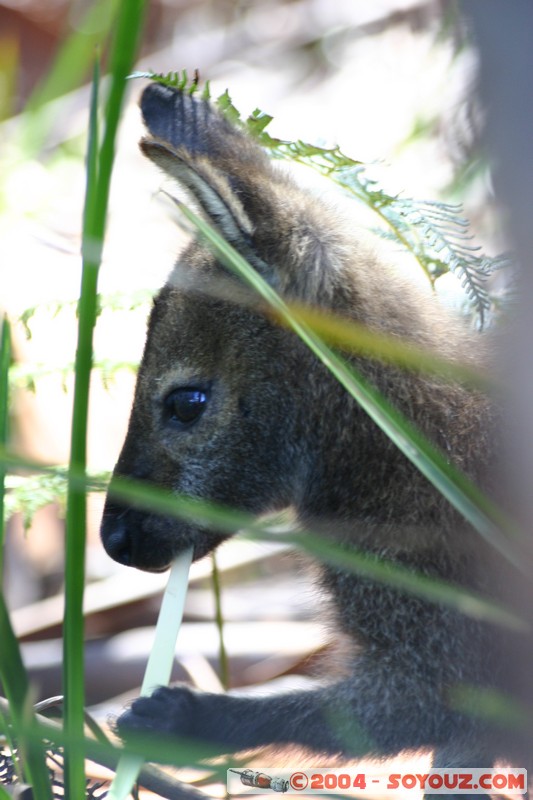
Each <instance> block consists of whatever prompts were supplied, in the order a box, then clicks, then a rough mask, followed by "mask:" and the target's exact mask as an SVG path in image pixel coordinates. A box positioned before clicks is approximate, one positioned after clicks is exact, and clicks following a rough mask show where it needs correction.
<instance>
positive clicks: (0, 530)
mask: <svg viewBox="0 0 533 800" xmlns="http://www.w3.org/2000/svg"><path fill="white" fill-rule="evenodd" d="M10 363H11V331H10V327H9V322H8V320H7V317H4V320H3V322H2V327H1V329H0V446H2V447H5V446H6V444H7V436H8V416H9V395H8V389H9V365H10ZM5 477H6V470H5V466H4V464H2V463H0V591H2V583H3V576H4V537H5V509H4V496H5Z"/></svg>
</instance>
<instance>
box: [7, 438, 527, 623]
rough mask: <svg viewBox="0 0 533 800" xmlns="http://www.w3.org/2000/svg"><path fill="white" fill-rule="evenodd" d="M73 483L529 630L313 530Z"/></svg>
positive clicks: (469, 597)
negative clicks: (283, 529) (284, 529)
mask: <svg viewBox="0 0 533 800" xmlns="http://www.w3.org/2000/svg"><path fill="white" fill-rule="evenodd" d="M0 462H3V463H4V464H6V465H7V466H8V467H9V468H12V469H17V470H31V471H33V472H41V473H45V474H49V475H58V474H59V473H60V472H61V468H60V467H52V466H47V465H43V464H38V463H36V462H34V461H30V460H29V459H26V458H21V457H20V456H16V455H13V454H11V453H8V452H6V451H5V450H2V448H0ZM71 480H72V481H73V482H74V483H76V484H78V485H79V486H80V487H84V488H86V489H88V490H90V491H94V492H104V491H106V490H107V491H108V492H109V494H110V496H111V497H114V498H116V499H117V500H118V501H120V502H121V503H123V504H126V505H128V506H131V507H132V508H139V509H143V510H146V511H153V512H155V513H157V514H161V515H165V516H169V517H171V518H173V519H181V520H184V521H186V522H191V523H193V524H196V525H199V526H200V527H205V528H210V529H213V530H218V531H221V532H222V533H227V534H230V535H231V534H234V533H237V532H240V533H241V535H242V536H244V537H245V538H249V539H258V540H266V541H274V542H286V543H287V544H293V545H294V546H295V547H301V548H303V549H304V550H308V551H309V553H310V554H311V555H314V556H316V557H317V558H319V559H321V560H323V561H327V562H328V563H331V564H333V565H338V564H339V559H340V563H341V564H342V565H343V566H344V567H345V568H346V569H347V570H348V571H351V572H354V573H357V574H361V575H368V576H370V577H373V578H374V579H375V580H378V581H381V582H383V583H389V584H394V585H397V586H398V587H400V588H402V589H404V590H405V591H407V592H411V593H413V594H417V595H420V596H423V597H425V598H426V599H427V600H429V601H431V602H435V603H440V604H444V605H447V606H449V607H450V608H453V609H456V610H459V611H461V612H463V613H465V614H468V615H469V616H473V617H475V618H476V619H480V620H483V621H485V622H488V623H494V624H497V625H503V626H505V627H510V628H512V629H514V630H518V631H524V630H527V629H528V623H527V622H526V621H524V620H523V619H521V618H520V617H519V616H518V615H517V614H515V613H514V612H513V611H511V610H510V609H507V608H505V607H504V606H503V605H501V604H499V603H495V602H494V601H493V600H491V599H490V598H486V597H483V596H482V595H479V594H476V593H474V592H471V591H469V590H466V589H463V588H462V587H459V586H456V585H452V584H448V583H446V582H445V581H440V580H437V579H432V580H431V581H428V580H427V578H425V577H424V576H419V575H418V573H416V572H413V571H411V570H409V569H407V568H404V567H400V566H399V565H397V564H395V563H393V562H392V561H387V560H386V559H381V560H380V561H379V562H377V561H376V559H375V557H373V556H371V555H369V554H368V553H364V552H361V551H358V550H356V549H350V557H349V559H348V558H347V557H346V550H345V549H343V548H341V547H339V545H336V544H335V543H332V542H331V541H328V540H326V539H324V537H323V536H321V535H320V534H319V533H316V532H314V531H312V530H304V531H298V533H297V534H295V533H294V532H289V533H286V534H283V533H279V532H275V533H274V532H273V531H272V529H271V526H270V523H269V522H268V521H262V520H257V519H256V518H255V517H254V516H253V515H251V514H249V513H246V512H243V511H238V510H235V509H231V508H227V507H224V506H220V505H217V504H215V503H211V502H208V501H200V500H197V499H194V498H191V497H186V496H183V495H174V494H172V493H171V492H168V491H166V490H164V489H161V488H159V487H156V486H150V485H147V484H146V483H143V482H141V481H133V480H128V479H124V478H113V479H112V481H111V483H110V484H108V479H107V478H104V477H91V476H88V475H87V474H86V473H73V474H72V475H71ZM315 540H316V541H315ZM319 543H321V544H319ZM380 565H382V567H381V566H380ZM419 577H422V578H423V580H422V581H418V578H419Z"/></svg>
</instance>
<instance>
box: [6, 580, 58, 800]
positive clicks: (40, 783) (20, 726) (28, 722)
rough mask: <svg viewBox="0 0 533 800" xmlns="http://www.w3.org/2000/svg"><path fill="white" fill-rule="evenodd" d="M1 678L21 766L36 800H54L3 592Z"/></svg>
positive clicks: (26, 678) (26, 682)
mask: <svg viewBox="0 0 533 800" xmlns="http://www.w3.org/2000/svg"><path fill="white" fill-rule="evenodd" d="M0 642H1V643H2V651H1V654H0V678H1V680H2V684H3V687H4V691H5V693H6V696H7V699H8V701H9V707H10V711H11V717H12V721H13V728H14V736H15V739H16V742H17V745H18V748H19V751H20V754H21V764H22V768H23V771H24V775H25V778H26V780H27V782H28V783H29V784H30V785H31V786H32V790H33V795H32V796H33V797H34V798H35V800H51V798H52V789H51V786H50V779H49V776H48V769H47V767H46V762H45V753H44V747H43V746H42V742H40V741H39V740H38V739H35V738H34V737H33V736H27V735H26V731H27V729H28V728H31V727H32V723H33V721H34V716H33V709H32V707H31V703H30V691H29V682H28V676H27V673H26V670H25V668H24V664H23V662H22V657H21V655H20V650H19V646H18V642H17V639H16V637H15V634H14V632H13V628H12V627H11V621H10V619H9V613H8V610H7V606H6V603H5V600H4V596H3V594H2V592H0Z"/></svg>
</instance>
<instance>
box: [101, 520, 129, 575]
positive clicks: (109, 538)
mask: <svg viewBox="0 0 533 800" xmlns="http://www.w3.org/2000/svg"><path fill="white" fill-rule="evenodd" d="M102 542H103V544H104V547H105V550H106V553H107V554H108V555H109V556H111V558H112V559H114V560H115V561H118V563H119V564H124V566H125V567H129V566H130V564H131V542H130V537H129V536H128V532H127V529H126V525H125V523H124V521H123V520H121V519H116V517H115V518H114V519H108V520H105V518H104V524H103V525H102Z"/></svg>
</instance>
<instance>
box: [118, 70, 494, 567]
mask: <svg viewBox="0 0 533 800" xmlns="http://www.w3.org/2000/svg"><path fill="white" fill-rule="evenodd" d="M141 108H142V113H143V117H144V121H145V124H146V126H147V128H148V132H149V135H148V136H147V137H146V138H144V139H143V140H142V141H141V149H142V151H143V153H144V154H145V155H146V156H148V157H149V158H150V159H152V160H153V161H154V162H155V163H156V164H157V165H158V166H159V167H160V168H161V169H163V170H164V172H165V173H166V174H167V175H168V176H170V177H171V178H174V179H175V180H176V181H177V182H178V183H179V184H180V185H181V186H182V187H184V188H185V189H186V190H187V191H188V193H189V194H190V195H191V197H192V200H193V201H194V203H195V204H196V206H198V207H199V209H200V211H201V212H202V213H203V214H204V215H205V216H206V217H207V218H208V220H209V221H210V222H211V224H213V225H215V226H217V227H218V228H219V230H221V231H222V233H223V234H224V236H225V237H226V238H227V239H228V240H229V241H230V242H231V243H232V245H233V246H234V247H236V248H237V249H238V250H239V251H240V252H241V253H242V254H243V255H244V256H245V257H246V258H247V259H248V260H249V261H250V263H251V264H252V265H253V266H254V267H255V268H256V269H257V270H258V271H259V272H260V274H261V275H262V276H263V277H264V278H265V279H266V280H267V281H268V282H269V283H270V284H271V285H272V286H273V287H274V288H275V289H276V290H277V291H279V292H280V293H281V294H282V295H283V296H284V297H285V298H287V299H289V300H295V301H298V302H305V303H308V304H310V305H314V306H322V307H325V308H326V309H332V310H334V311H336V312H340V313H343V314H346V315H349V316H351V317H354V318H356V319H357V320H359V321H362V322H364V323H366V324H368V325H369V326H371V327H374V328H378V329H380V330H383V331H392V332H394V333H395V334H397V335H399V336H402V337H404V338H408V339H411V340H413V339H414V340H419V341H422V342H423V343H425V344H427V345H429V346H434V345H436V343H437V342H438V347H439V349H440V350H441V352H442V351H443V350H446V348H448V350H449V351H450V353H451V352H452V351H453V355H454V356H455V355H457V353H456V341H455V340H456V331H455V330H454V326H453V323H452V322H451V321H450V320H446V322H445V323H442V329H439V319H440V318H439V314H438V312H437V310H436V309H435V308H433V309H432V314H433V317H432V320H431V324H430V323H429V322H428V319H426V318H425V317H424V314H425V313H426V312H425V311H424V304H421V303H420V298H419V296H418V295H417V294H416V292H414V290H413V289H412V288H407V287H406V286H405V285H404V283H403V282H402V281H401V280H400V279H399V278H398V276H395V275H394V274H393V273H392V272H389V271H388V270H387V268H386V267H385V266H384V265H382V264H380V263H379V262H377V261H376V260H375V259H374V258H373V257H372V256H371V255H369V254H368V253H366V252H365V251H364V250H362V249H361V247H360V245H359V244H358V242H357V240H355V239H354V238H353V237H352V236H351V235H350V234H349V233H348V232H347V230H346V226H345V224H343V223H342V222H341V221H339V219H338V216H337V214H335V213H334V212H333V210H332V209H330V208H329V207H328V206H326V205H325V204H324V203H322V202H321V201H319V200H318V199H317V198H316V197H314V196H312V195H310V194H308V193H306V192H303V191H302V190H300V189H299V188H298V187H297V186H295V185H294V184H293V182H292V180H291V179H290V178H289V177H288V176H287V175H286V174H285V173H283V172H282V171H281V170H279V169H276V168H275V166H274V165H273V164H272V163H271V161H270V160H269V159H268V158H267V157H266V155H265V154H264V153H263V151H262V150H261V148H260V147H259V146H258V145H257V144H256V143H255V142H253V141H252V140H251V139H250V138H249V137H247V136H246V135H245V134H243V133H242V132H241V131H239V130H237V129H236V128H235V127H233V126H232V125H230V124H229V122H228V121H227V120H226V119H225V118H224V117H223V116H222V115H221V114H220V113H218V112H217V111H216V110H215V109H213V108H212V107H211V106H210V105H209V104H208V103H207V102H205V101H201V100H197V99H196V98H195V97H193V96H191V95H189V94H187V93H182V92H178V91H176V90H173V89H170V88H167V87H164V86H162V85H159V84H155V83H154V84H151V85H150V86H148V88H147V89H146V90H145V91H144V94H143V96H142V101H141ZM254 303H255V301H253V299H252V298H251V297H250V296H248V295H247V294H246V292H245V291H244V289H243V287H242V285H240V284H239V282H238V280H237V279H236V278H235V277H232V276H231V275H230V274H229V273H228V271H227V270H226V269H225V268H224V267H223V266H222V264H220V263H219V262H217V260H216V259H215V257H214V256H213V255H212V253H211V251H210V250H209V249H208V247H207V246H206V245H203V244H201V243H199V242H195V243H193V244H192V245H190V246H189V248H188V249H187V250H186V251H185V252H184V253H183V254H182V255H181V256H180V257H179V259H178V261H177V264H176V266H175V268H174V271H173V273H172V274H171V275H170V278H169V280H168V282H167V284H166V285H165V287H164V288H163V289H162V290H161V292H160V293H159V295H158V296H157V297H156V299H155V301H154V307H153V309H152V313H151V316H150V322H149V327H148V336H147V341H146V347H145V351H144V355H143V359H142V363H141V366H140V370H139V376H138V382H137V388H136V394H135V401H134V405H133V411H132V414H131V420H130V425H129V430H128V434H127V438H126V442H125V444H124V447H123V450H122V453H121V455H120V458H119V460H118V463H117V466H116V469H115V474H116V475H118V476H127V477H132V478H136V479H140V480H145V481H147V482H150V483H153V484H156V485H157V486H161V487H164V488H166V489H169V490H171V491H172V492H175V493H179V494H184V495H187V496H190V497H193V498H201V499H207V500H210V501H214V502H217V503H221V504H224V505H227V506H230V507H234V508H238V509H243V510H248V511H252V512H257V513H261V512H268V511H273V510H277V509H280V508H283V507H285V506H287V505H289V504H293V505H294V506H295V507H296V509H297V511H298V512H299V513H300V515H301V516H302V517H303V518H313V519H316V518H322V517H325V518H331V517H334V518H336V519H337V520H339V519H341V518H346V517H348V518H353V517H354V509H357V513H356V514H355V516H361V517H366V518H367V519H368V518H372V517H373V519H374V522H375V523H376V524H378V525H382V524H385V525H388V524H389V523H390V521H392V520H393V521H394V523H395V524H396V525H397V526H400V527H401V525H402V524H403V517H405V515H406V511H407V516H408V517H409V519H408V520H407V522H406V524H408V525H411V526H412V525H413V524H415V525H416V524H420V522H426V523H427V520H425V519H424V514H425V509H424V507H423V503H424V501H425V499H427V497H428V492H429V493H430V494H431V490H430V489H429V487H428V486H427V485H426V483H425V481H424V480H423V479H420V476H418V475H417V473H416V471H415V470H413V469H412V468H411V467H410V465H409V464H408V462H407V461H406V460H405V459H404V457H403V456H401V455H400V454H399V453H398V452H396V450H395V448H394V447H392V446H391V445H390V443H389V442H388V441H387V440H386V438H385V437H384V436H382V435H381V434H380V432H379V431H378V430H377V428H376V426H375V425H374V424H373V423H372V422H370V421H369V420H368V419H367V418H366V416H365V415H364V414H363V413H362V412H361V411H360V410H359V409H358V407H357V406H356V404H355V403H354V402H353V401H352V400H351V398H350V397H349V396H348V395H347V393H346V392H345V391H344V390H342V389H341V388H340V387H339V385H338V384H337V382H336V381H335V380H334V379H333V378H331V376H330V375H329V373H328V371H327V370H326V368H325V367H324V366H323V365H320V364H318V363H317V362H316V359H315V358H314V357H313V356H311V355H310V353H309V352H308V351H307V349H306V348H305V347H304V346H303V345H302V344H301V342H299V340H298V339H297V337H296V336H294V335H292V334H291V333H289V332H288V331H286V330H283V329H282V328H280V327H279V326H277V325H276V324H274V323H273V322H271V321H269V319H268V318H267V317H266V316H265V314H264V313H261V311H260V310H258V309H257V308H254ZM426 305H427V303H426ZM445 327H446V329H444V328H445ZM361 367H362V368H363V369H364V370H365V371H366V372H367V374H368V373H369V374H370V377H371V379H372V380H373V381H374V383H377V384H378V385H379V386H380V388H381V389H382V390H383V391H385V392H386V393H388V394H389V395H393V396H394V398H395V401H396V402H397V403H398V404H399V405H400V406H401V407H403V409H404V411H405V412H406V413H407V414H409V415H410V416H411V417H414V418H417V421H418V422H419V424H420V425H421V426H422V428H423V429H425V430H426V432H427V433H428V434H429V435H430V436H432V437H433V438H435V437H436V438H438V437H439V436H440V437H441V442H440V443H441V444H442V445H443V446H445V447H447V448H448V449H450V450H451V451H452V452H454V454H455V457H456V458H457V459H458V461H460V462H461V461H463V462H465V463H464V464H463V465H466V466H467V467H469V466H471V465H470V464H469V461H472V462H473V463H474V464H477V460H478V459H477V451H478V449H480V448H481V447H482V446H483V435H482V433H481V431H482V426H481V424H480V421H479V419H480V406H479V403H476V402H471V401H469V399H468V396H467V394H466V393H465V392H463V391H462V390H460V389H450V388H448V389H446V391H445V390H444V388H443V386H442V385H439V384H438V383H437V382H434V381H431V380H430V379H427V380H422V379H418V378H417V379H416V380H415V379H414V378H413V377H405V376H402V375H401V373H399V372H397V371H395V370H392V369H388V370H384V369H382V368H380V367H377V366H376V365H372V364H371V363H363V364H362V365H361ZM436 392H439V394H440V396H441V399H440V400H439V399H438V397H436V396H435V394H436ZM456 406H460V407H461V415H462V418H463V422H462V423H455V424H454V425H450V421H451V420H452V419H453V418H454V415H455V416H456V412H455V410H454V409H455V407H456ZM481 416H483V414H482V413H481ZM461 424H464V426H465V428H468V427H470V428H471V429H472V430H476V431H479V437H478V438H476V437H474V436H470V437H468V438H467V439H465V437H463V435H462V428H461ZM471 451H472V452H471ZM472 453H473V458H470V455H472ZM415 487H418V489H416V488H415ZM406 492H407V494H408V493H409V492H413V493H418V506H417V507H415V506H413V502H412V500H410V499H409V498H407V494H406ZM432 498H433V499H432V501H431V504H430V505H432V506H434V504H435V502H436V503H437V504H439V502H440V501H439V499H438V497H437V498H435V497H433V495H432ZM443 513H444V514H445V513H447V511H446V512H445V511H443ZM102 537H103V542H104V545H105V547H106V549H107V551H108V553H109V554H110V555H111V556H112V557H113V558H115V559H117V560H118V561H120V562H122V563H124V564H130V565H132V566H136V567H139V568H143V569H164V568H166V567H167V566H168V565H169V562H170V561H171V560H172V557H173V556H174V555H176V554H177V553H178V552H180V551H181V550H182V549H184V548H186V547H189V546H190V545H193V546H194V554H195V558H199V557H201V556H203V555H205V553H206V552H208V551H209V550H210V549H212V548H213V547H215V546H216V545H217V544H218V543H219V542H220V541H221V540H222V538H223V537H222V536H221V535H220V534H219V533H217V532H216V531H209V530H207V529H204V528H202V529H198V528H197V527H196V526H194V525H191V524H188V523H184V522H180V521H177V520H175V519H170V518H167V517H164V516H159V515H157V514H154V513H150V512H145V511H140V510H135V509H133V508H125V507H123V506H121V505H120V504H117V503H116V502H114V501H113V500H108V502H107V505H106V508H105V513H104V520H103V526H102ZM378 538H379V537H378Z"/></svg>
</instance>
